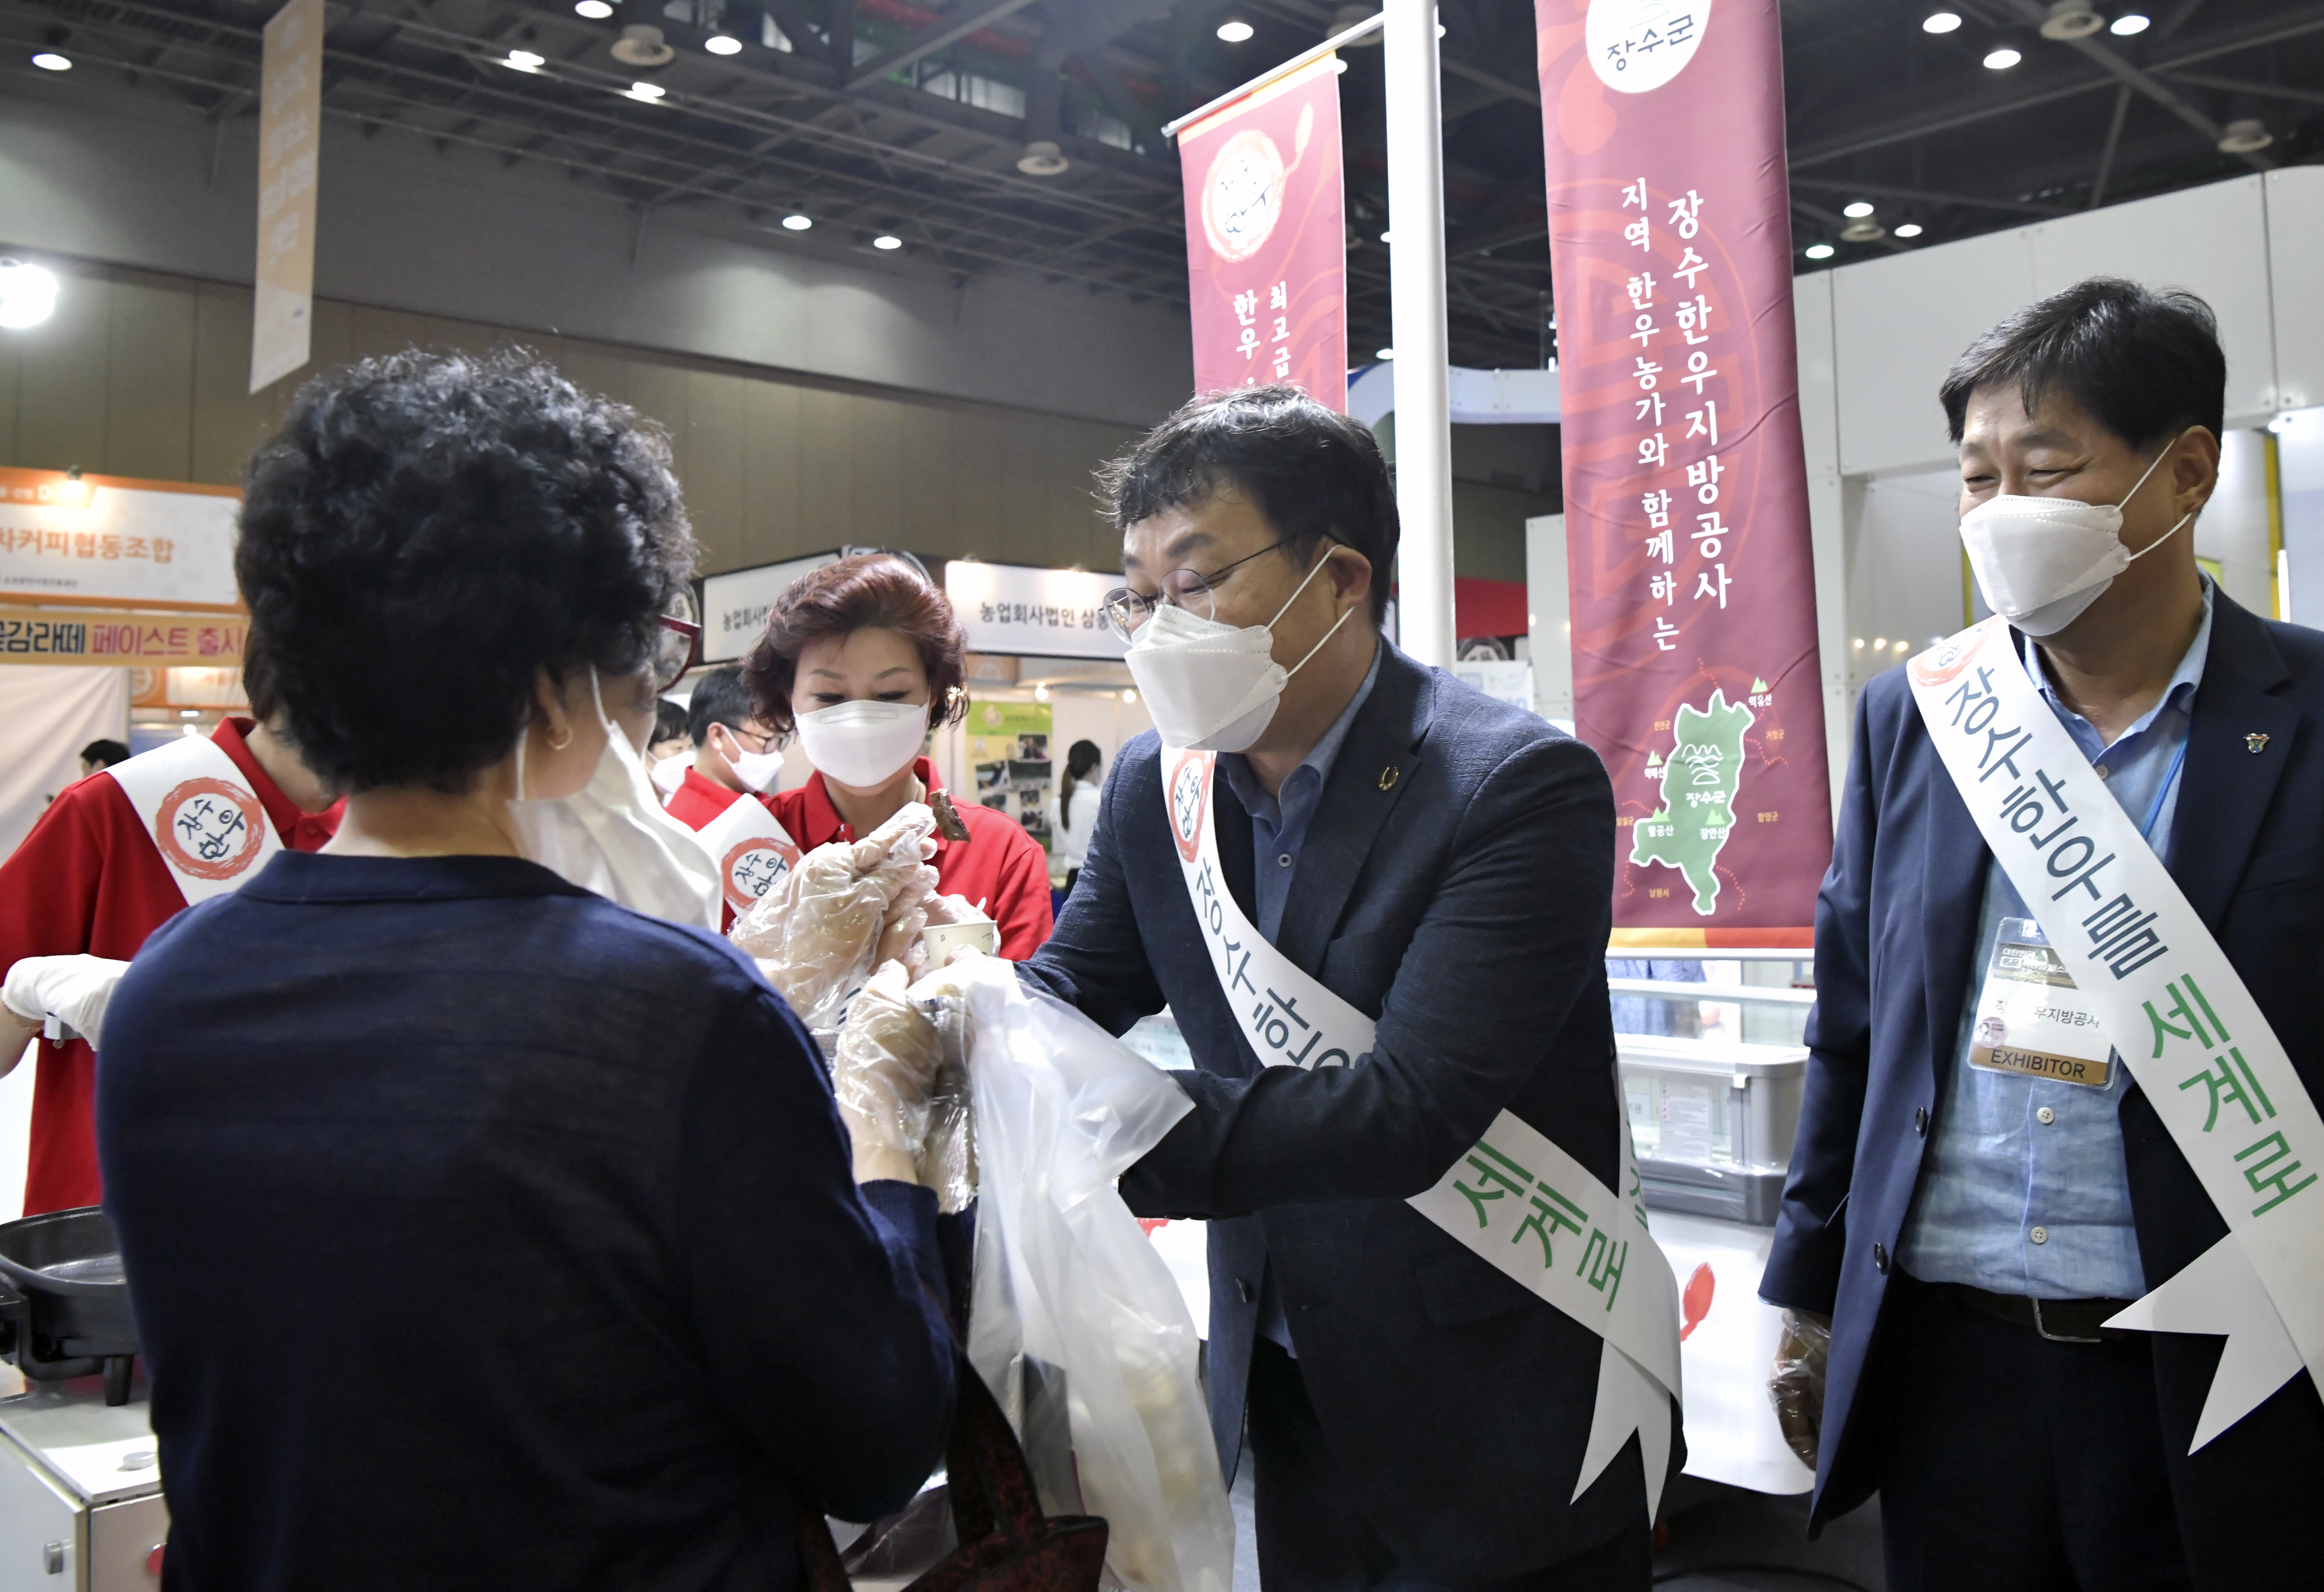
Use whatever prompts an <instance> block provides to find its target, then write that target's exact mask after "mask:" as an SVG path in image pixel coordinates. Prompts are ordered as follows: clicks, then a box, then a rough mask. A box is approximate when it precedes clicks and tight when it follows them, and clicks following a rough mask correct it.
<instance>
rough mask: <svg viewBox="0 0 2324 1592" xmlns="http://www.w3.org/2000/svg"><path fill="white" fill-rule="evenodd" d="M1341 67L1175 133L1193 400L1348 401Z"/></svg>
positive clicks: (1326, 62) (1329, 65)
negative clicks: (1284, 397)
mask: <svg viewBox="0 0 2324 1592" xmlns="http://www.w3.org/2000/svg"><path fill="white" fill-rule="evenodd" d="M1339 64H1340V63H1339V60H1338V59H1337V58H1336V57H1335V56H1329V55H1327V56H1324V57H1323V58H1321V59H1319V60H1314V61H1311V62H1309V63H1308V64H1307V65H1305V66H1304V67H1301V68H1300V69H1297V70H1296V71H1292V72H1286V73H1285V74H1284V75H1283V76H1282V77H1280V78H1277V79H1275V80H1274V81H1273V82H1271V83H1268V84H1267V85H1265V86H1264V87H1260V88H1259V89H1257V90H1255V91H1253V92H1252V93H1250V94H1248V95H1245V96H1244V97H1242V98H1240V99H1238V100H1236V101H1235V102H1234V103H1233V104H1231V105H1230V106H1226V107H1224V108H1223V109H1222V110H1220V111H1219V112H1217V113H1216V114H1215V115H1210V116H1206V117H1204V118H1203V120H1202V121H1200V122H1197V123H1195V124H1194V125H1193V126H1191V127H1188V128H1186V129H1185V131H1184V132H1182V133H1179V134H1178V162H1179V168H1180V170H1181V173H1182V174H1183V177H1184V179H1185V192H1186V278H1187V286H1188V289H1189V290H1190V293H1191V295H1192V302H1193V315H1194V391H1197V392H1214V391H1219V390H1221V389H1222V388H1228V387H1251V386H1259V385H1262V384H1264V383H1267V382H1295V383H1296V384H1297V385H1298V386H1300V387H1301V388H1303V389H1305V391H1307V392H1308V393H1309V394H1310V395H1311V396H1313V397H1314V399H1315V400H1316V401H1317V402H1319V403H1326V404H1329V405H1330V406H1331V407H1332V408H1333V409H1335V410H1342V411H1343V412H1344V411H1345V410H1346V409H1347V407H1348V253H1347V223H1346V220H1345V218H1344V215H1343V210H1344V200H1343V195H1342V178H1341V168H1340V78H1339Z"/></svg>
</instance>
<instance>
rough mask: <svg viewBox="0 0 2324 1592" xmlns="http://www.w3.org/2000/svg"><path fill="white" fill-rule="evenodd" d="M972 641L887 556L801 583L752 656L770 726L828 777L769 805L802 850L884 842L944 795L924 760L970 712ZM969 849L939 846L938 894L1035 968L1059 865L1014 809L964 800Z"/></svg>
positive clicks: (849, 562)
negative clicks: (911, 810) (933, 794)
mask: <svg viewBox="0 0 2324 1592" xmlns="http://www.w3.org/2000/svg"><path fill="white" fill-rule="evenodd" d="M966 651H967V640H966V639H965V638H964V636H963V635H962V634H961V629H960V621H958V620H956V619H954V617H953V612H952V603H951V600H950V599H948V598H947V597H945V594H943V593H942V592H940V591H938V590H937V589H936V587H935V586H934V585H932V584H929V581H928V578H927V575H923V574H921V573H920V571H919V570H918V569H917V568H915V567H913V566H911V565H910V564H908V563H906V562H905V561H904V560H903V559H901V558H898V557H893V556H891V555H889V554H886V553H860V554H857V555H856V556H855V557H851V558H842V559H840V560H839V561H838V562H837V563H835V564H826V565H825V566H823V567H822V568H820V569H816V570H813V571H810V572H809V573H808V574H807V575H801V576H800V577H799V578H798V580H797V581H796V582H794V583H793V584H792V585H791V588H790V589H789V590H788V591H787V592H785V593H784V594H783V595H782V599H781V600H780V601H779V602H778V603H776V604H775V607H774V612H772V613H770V614H769V615H768V616H767V629H766V632H765V633H764V634H763V635H761V637H760V638H759V640H758V642H757V644H756V645H754V646H753V647H752V649H751V651H750V654H749V656H748V657H746V658H744V659H743V660H742V678H743V681H744V683H745V684H746V685H748V686H749V687H750V689H751V694H752V698H753V699H754V700H755V701H756V702H757V704H758V722H760V723H761V724H766V725H771V726H773V727H774V729H775V730H776V731H777V732H785V733H787V732H790V731H792V730H794V729H796V730H797V732H798V738H799V748H800V750H802V751H804V752H805V753H806V754H807V760H808V761H809V762H811V763H813V764H814V765H815V772H814V773H813V774H812V775H810V776H808V778H807V783H806V784H805V785H803V786H801V787H799V788H798V789H797V790H787V791H784V792H782V793H780V794H779V795H778V796H774V797H772V798H771V799H770V800H769V801H768V803H767V805H768V806H769V808H770V809H771V810H772V812H773V813H774V814H775V817H776V818H777V820H779V822H780V823H781V824H782V826H783V828H784V829H785V830H786V831H787V832H788V833H789V834H790V835H791V836H792V837H793V838H794V839H795V840H797V842H798V846H799V849H800V850H801V851H813V850H814V849H815V848H816V847H817V846H821V845H828V844H829V843H830V842H833V841H854V840H859V839H861V838H862V837H863V836H865V835H868V834H870V833H871V832H872V831H873V830H875V829H877V828H879V827H880V825H881V824H884V823H886V822H887V821H888V820H889V818H890V817H891V816H893V815H894V814H895V813H896V811H897V809H899V808H900V807H902V806H903V805H905V804H906V803H908V802H918V801H925V800H927V793H928V792H930V791H932V790H940V789H942V788H943V784H942V782H941V781H940V780H938V779H937V778H936V765H935V764H934V763H932V762H930V761H929V760H928V759H927V758H924V757H922V756H921V755H920V749H921V747H922V746H923V745H924V744H926V742H927V738H928V732H930V731H932V730H934V729H935V728H936V726H937V725H938V724H941V723H944V722H947V720H949V721H952V722H958V720H959V718H960V715H961V714H962V713H964V712H966V711H967V707H968V697H967V695H966V693H965V691H964V689H963V687H962V685H961V678H962V669H963V667H964V666H963V662H962V659H963V657H964V654H965V653H966ZM957 810H958V811H959V814H960V817H961V822H962V823H964V824H966V825H967V826H968V839H966V840H965V841H948V840H945V839H943V838H942V837H941V836H939V837H938V838H937V841H936V889H937V891H938V893H939V894H942V895H946V896H958V897H961V898H962V899H963V900H964V901H966V902H967V903H968V904H969V905H970V906H981V907H982V909H983V911H984V913H985V915H986V916H989V917H991V919H992V921H993V922H994V923H995V924H997V925H1000V930H1001V955H1002V956H1004V957H1007V958H1008V959H1009V960H1010V961H1011V962H1022V961H1023V960H1024V959H1025V958H1026V957H1028V956H1030V955H1032V954H1033V952H1034V951H1035V950H1037V948H1038V947H1039V946H1040V944H1041V943H1042V942H1043V941H1045V940H1047V938H1048V937H1049V931H1050V928H1051V927H1052V925H1053V919H1052V916H1051V912H1050V906H1049V860H1048V854H1047V852H1045V851H1042V850H1041V844H1040V842H1038V841H1037V840H1035V839H1033V837H1032V836H1030V835H1028V834H1027V833H1025V831H1024V829H1023V827H1022V826H1021V825H1019V824H1017V823H1016V822H1015V821H1014V820H1013V819H1011V818H1010V816H1009V815H1008V814H1005V813H996V812H993V811H992V810H991V809H990V808H988V807H982V806H979V805H976V804H975V803H973V802H962V803H960V804H958V808H957Z"/></svg>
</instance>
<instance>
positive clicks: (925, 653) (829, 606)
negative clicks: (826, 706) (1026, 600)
mask: <svg viewBox="0 0 2324 1592" xmlns="http://www.w3.org/2000/svg"><path fill="white" fill-rule="evenodd" d="M857 630H893V631H895V632H896V633H897V634H898V635H899V636H901V637H903V638H904V640H907V641H909V642H910V643H911V644H912V647H913V649H914V650H915V651H917V652H918V654H919V655H920V667H922V668H923V669H925V670H927V676H928V728H929V729H931V730H933V729H935V728H936V726H937V725H939V724H942V723H945V722H947V721H949V722H959V720H960V717H961V715H962V714H963V713H965V712H966V711H967V708H968V698H967V695H966V694H965V693H964V691H963V690H962V689H961V682H962V680H963V679H964V676H965V675H966V671H967V664H966V654H967V651H968V638H967V637H966V636H964V635H963V634H962V633H961V628H960V621H958V620H957V619H955V618H954V617H953V612H952V600H951V599H950V598H948V597H946V596H945V594H943V593H942V592H940V591H938V590H937V589H936V586H935V585H934V584H931V583H930V582H929V580H928V577H927V575H923V574H922V573H921V572H920V570H919V569H918V567H917V566H914V565H912V564H909V563H908V562H906V561H905V560H904V559H901V558H899V557H896V556H895V555H894V554H892V553H859V554H857V555H856V556H855V557H852V558H842V559H840V560H839V561H838V562H837V563H835V564H826V565H825V566H823V567H822V568H821V569H817V570H813V571H810V572H809V573H807V574H806V575H801V576H799V578H798V579H797V580H795V581H793V582H792V583H791V586H790V589H789V590H788V591H787V592H785V593H784V594H782V597H781V598H780V600H779V601H778V602H777V603H775V606H774V612H771V613H770V614H768V616H767V628H766V630H765V631H764V632H763V633H761V635H760V637H759V639H758V640H757V641H756V642H755V643H754V644H753V645H752V648H751V650H750V652H749V653H748V654H747V655H746V656H745V657H744V658H743V659H742V683H743V684H744V685H745V686H748V687H750V691H751V696H752V701H753V702H755V703H756V704H757V705H758V712H759V717H761V719H763V720H765V721H766V722H768V723H770V724H771V725H773V726H774V727H775V729H776V730H777V731H778V732H781V733H786V734H787V733H788V732H790V730H791V729H792V728H793V726H794V725H796V724H797V722H798V715H797V714H796V713H793V712H792V710H791V688H792V686H794V685H795V684H796V683H797V680H798V660H799V654H800V653H801V652H804V651H805V650H807V648H808V647H809V646H810V645H811V644H813V643H815V642H816V641H829V640H840V639H843V638H844V637H847V636H851V635H853V634H854V633H855V632H856V631H857Z"/></svg>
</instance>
